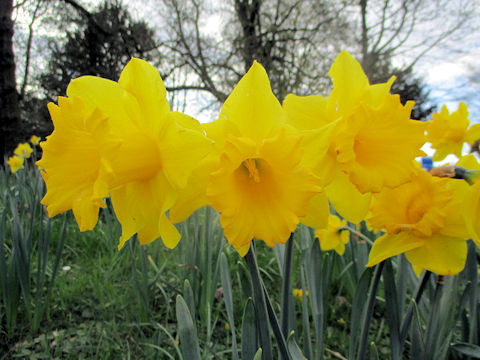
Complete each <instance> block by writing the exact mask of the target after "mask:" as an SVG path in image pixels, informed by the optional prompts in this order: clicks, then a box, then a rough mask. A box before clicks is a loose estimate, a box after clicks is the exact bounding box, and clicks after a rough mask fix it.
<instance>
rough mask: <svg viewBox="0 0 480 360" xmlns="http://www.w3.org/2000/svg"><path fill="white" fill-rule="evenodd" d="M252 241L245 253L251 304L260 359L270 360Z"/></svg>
mask: <svg viewBox="0 0 480 360" xmlns="http://www.w3.org/2000/svg"><path fill="white" fill-rule="evenodd" d="M253 248H254V243H253V241H252V244H251V245H250V250H248V252H247V254H246V255H245V261H246V263H247V266H248V269H249V271H250V276H251V278H252V286H253V304H254V307H255V315H256V318H257V326H258V330H259V336H260V345H261V347H262V359H263V360H272V359H273V355H272V344H271V342H270V333H269V328H268V319H267V314H268V310H267V305H266V301H265V294H264V292H263V285H262V281H261V279H260V272H259V271H258V264H257V258H256V256H255V250H254V249H253Z"/></svg>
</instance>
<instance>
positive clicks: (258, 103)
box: [219, 61, 286, 141]
mask: <svg viewBox="0 0 480 360" xmlns="http://www.w3.org/2000/svg"><path fill="white" fill-rule="evenodd" d="M285 119H286V118H285V113H284V112H283V110H282V107H281V105H280V103H279V102H278V100H277V98H276V97H275V95H273V93H272V90H271V88H270V81H269V80H268V76H267V73H266V71H265V69H264V68H263V67H262V66H261V65H260V64H259V63H257V62H256V61H255V62H254V63H253V65H252V67H251V68H250V70H249V71H248V72H247V74H245V75H244V76H243V77H242V79H241V80H240V81H239V83H238V84H237V86H235V88H234V89H233V91H232V93H231V94H230V95H229V96H228V98H227V100H225V103H224V104H223V107H222V110H221V112H220V116H219V120H228V121H230V122H232V123H233V124H235V125H236V126H237V127H238V129H239V131H240V133H241V136H245V137H249V138H251V139H253V140H255V141H261V140H262V139H264V138H267V137H272V136H274V134H275V132H276V131H277V130H278V127H279V125H280V124H282V123H285Z"/></svg>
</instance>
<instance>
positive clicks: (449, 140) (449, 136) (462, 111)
mask: <svg viewBox="0 0 480 360" xmlns="http://www.w3.org/2000/svg"><path fill="white" fill-rule="evenodd" d="M469 124H470V121H469V119H468V107H467V105H466V104H465V103H463V102H461V103H460V104H459V105H458V109H457V110H456V111H454V112H452V113H450V111H449V110H448V108H447V107H446V106H445V105H443V106H442V109H441V110H440V112H438V113H434V114H433V116H432V119H431V120H429V121H428V128H427V141H429V142H430V143H431V146H432V149H435V154H434V155H433V160H434V161H440V160H443V159H444V158H445V157H446V156H447V155H448V154H454V155H456V156H457V157H458V158H460V157H461V156H462V147H463V144H464V143H465V142H466V143H468V144H470V145H471V144H473V143H474V142H475V141H476V140H479V139H480V124H475V125H472V126H471V127H469Z"/></svg>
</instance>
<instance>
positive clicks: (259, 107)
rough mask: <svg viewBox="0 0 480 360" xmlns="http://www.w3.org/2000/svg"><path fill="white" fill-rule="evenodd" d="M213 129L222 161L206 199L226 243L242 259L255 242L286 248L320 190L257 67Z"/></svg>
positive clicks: (298, 142)
mask: <svg viewBox="0 0 480 360" xmlns="http://www.w3.org/2000/svg"><path fill="white" fill-rule="evenodd" d="M212 127H213V128H214V129H212V130H213V131H212V134H213V136H214V137H216V138H217V139H218V141H217V143H218V145H217V146H219V147H220V149H219V153H220V154H221V155H220V162H219V165H218V168H217V170H216V171H215V172H214V173H213V174H212V176H211V179H210V182H209V184H208V186H207V199H208V200H209V201H210V203H211V204H212V206H213V207H214V208H215V209H216V210H218V211H219V212H220V222H221V224H222V227H223V229H224V233H225V237H226V238H227V240H228V241H229V243H230V244H232V245H233V246H234V247H235V248H236V249H237V251H238V252H239V253H240V254H241V255H242V256H243V255H245V254H246V253H247V252H248V249H249V246H250V242H251V240H252V239H253V238H258V239H261V240H263V241H265V242H266V244H267V245H269V246H273V245H274V244H276V243H284V242H285V241H287V239H288V238H289V236H290V233H291V232H293V231H294V230H295V228H296V226H297V225H298V223H299V221H300V219H299V218H300V217H302V216H305V215H306V210H307V207H308V204H309V201H310V199H311V198H312V197H313V195H314V194H315V193H319V192H320V190H321V188H320V187H319V186H318V182H319V179H318V178H317V177H316V176H314V175H313V174H312V173H311V171H309V170H308V169H305V168H303V167H302V166H300V163H301V160H302V153H303V151H302V148H301V146H300V141H301V138H300V137H299V136H298V135H296V134H295V133H294V132H293V130H292V129H288V128H286V126H285V114H284V112H283V110H282V107H281V106H280V103H279V102H278V100H277V99H276V98H275V96H274V95H273V93H272V91H271V89H270V83H269V80H268V76H267V74H266V72H265V70H264V69H263V67H262V66H261V65H260V64H258V63H257V62H255V63H254V64H253V65H252V67H251V68H250V70H249V71H248V73H247V74H246V75H245V76H244V77H243V78H242V79H241V80H240V82H239V83H238V85H237V86H236V87H235V89H234V90H233V92H232V93H231V94H230V96H229V97H228V99H227V100H226V101H225V104H224V106H223V108H222V110H221V113H220V116H219V119H218V120H216V123H215V124H214V125H212Z"/></svg>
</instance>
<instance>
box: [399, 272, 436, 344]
mask: <svg viewBox="0 0 480 360" xmlns="http://www.w3.org/2000/svg"><path fill="white" fill-rule="evenodd" d="M430 275H432V273H431V272H430V271H425V273H424V274H423V277H422V280H421V282H420V285H419V286H418V288H417V292H416V294H415V298H414V299H413V301H412V302H410V305H408V309H407V313H406V314H405V317H404V318H403V322H402V326H401V328H400V348H401V349H403V345H404V344H405V341H406V340H407V334H408V330H409V329H410V324H411V322H412V317H413V311H414V309H415V304H418V303H419V302H420V299H421V298H422V295H423V291H424V290H425V287H426V286H427V283H428V280H429V279H430Z"/></svg>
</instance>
